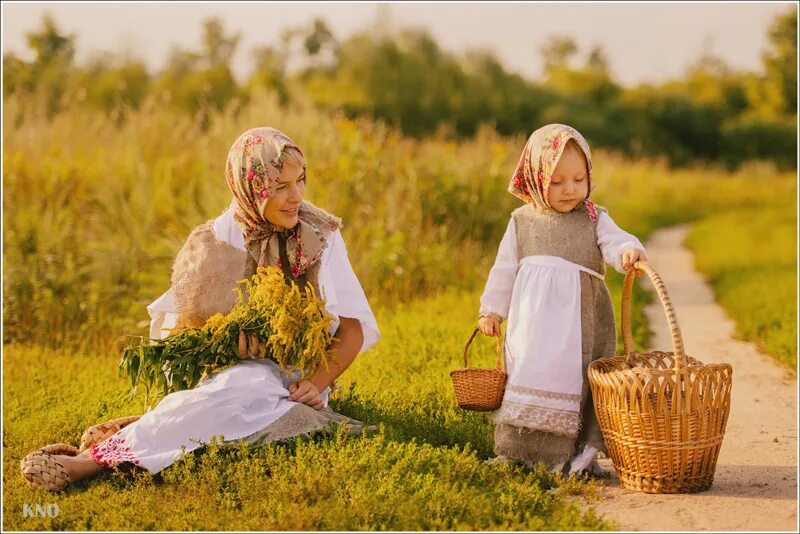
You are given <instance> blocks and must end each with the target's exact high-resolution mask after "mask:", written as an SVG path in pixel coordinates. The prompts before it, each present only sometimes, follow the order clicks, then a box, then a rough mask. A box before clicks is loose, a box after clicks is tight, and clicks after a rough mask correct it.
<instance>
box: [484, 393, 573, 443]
mask: <svg viewBox="0 0 800 534" xmlns="http://www.w3.org/2000/svg"><path fill="white" fill-rule="evenodd" d="M494 422H495V424H501V423H502V424H507V425H514V426H518V427H525V428H530V429H533V430H539V431H541V432H550V433H551V434H557V435H559V436H566V437H568V438H576V437H578V432H579V431H580V427H581V416H580V414H579V413H578V412H573V411H569V410H558V409H555V408H544V407H542V406H531V405H529V404H517V403H514V402H508V401H504V402H503V405H502V406H501V407H500V409H498V410H497V411H496V412H495V414H494Z"/></svg>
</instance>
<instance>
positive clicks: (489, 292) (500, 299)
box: [480, 218, 519, 320]
mask: <svg viewBox="0 0 800 534" xmlns="http://www.w3.org/2000/svg"><path fill="white" fill-rule="evenodd" d="M518 268H519V258H518V257H517V229H516V225H515V224H514V219H513V218H512V219H511V220H510V221H509V223H508V227H507V228H506V233H505V234H504V235H503V239H502V240H501V241H500V247H499V249H498V251H497V257H496V258H495V260H494V266H493V267H492V270H491V271H490V272H489V278H488V279H487V280H486V287H485V289H484V290H483V295H481V307H480V313H482V314H483V313H492V314H495V315H498V316H499V317H501V318H502V319H503V320H505V319H507V318H508V310H509V308H510V307H511V293H512V292H513V290H514V282H515V281H516V279H517V270H518Z"/></svg>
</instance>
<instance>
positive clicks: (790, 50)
mask: <svg viewBox="0 0 800 534" xmlns="http://www.w3.org/2000/svg"><path fill="white" fill-rule="evenodd" d="M768 35H769V43H770V48H769V50H767V51H766V52H765V53H764V55H763V60H764V68H765V70H766V74H767V85H768V86H769V87H770V88H772V89H774V91H772V93H773V94H776V95H778V100H777V102H775V107H776V108H777V111H779V112H783V113H791V114H796V113H797V6H793V7H792V8H791V10H790V11H789V12H787V13H785V14H783V15H780V16H778V17H777V18H776V19H775V21H774V22H773V23H772V26H771V27H770V29H769V34H768ZM768 94H769V92H768Z"/></svg>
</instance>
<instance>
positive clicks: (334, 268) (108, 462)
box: [90, 210, 380, 473]
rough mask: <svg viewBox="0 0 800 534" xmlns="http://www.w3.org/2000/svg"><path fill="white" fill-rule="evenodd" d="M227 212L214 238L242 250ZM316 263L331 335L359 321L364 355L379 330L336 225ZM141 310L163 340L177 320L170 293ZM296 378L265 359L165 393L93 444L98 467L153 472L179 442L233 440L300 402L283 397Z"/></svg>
mask: <svg viewBox="0 0 800 534" xmlns="http://www.w3.org/2000/svg"><path fill="white" fill-rule="evenodd" d="M231 215H232V212H231V211H230V210H229V211H228V212H226V213H224V214H223V215H221V216H220V217H219V218H217V219H216V221H215V223H214V231H215V233H216V236H217V238H218V239H220V240H223V241H226V242H228V243H230V244H231V245H233V246H235V247H237V248H239V249H240V250H245V249H244V237H243V236H242V233H241V230H239V229H238V226H236V225H235V223H234V222H233V219H232V217H231ZM320 261H321V265H320V271H319V286H320V290H321V291H322V292H323V293H324V295H325V297H326V309H327V310H328V312H329V313H331V315H333V317H334V320H333V322H332V324H331V332H334V331H335V330H336V327H337V326H338V323H339V319H338V318H339V317H350V318H355V319H358V320H359V321H360V323H361V326H362V330H363V334H364V342H363V345H362V347H361V352H363V351H365V350H367V349H368V348H370V347H371V346H372V345H374V344H375V343H376V342H377V341H378V339H379V337H380V333H379V331H378V325H377V322H376V320H375V316H374V315H373V313H372V310H371V309H370V306H369V303H368V302H367V298H366V296H365V295H364V291H363V289H362V288H361V284H360V283H359V281H358V278H356V275H355V273H354V272H353V269H352V266H351V265H350V261H349V259H348V256H347V249H346V247H345V243H344V240H343V239H342V235H341V233H340V232H339V231H338V230H337V231H335V232H334V233H333V234H332V235H331V238H330V241H329V243H328V246H327V247H326V249H325V250H324V252H323V255H322V258H321V259H320ZM147 309H148V312H149V313H150V315H151V318H152V321H151V325H150V327H151V337H154V338H156V337H162V336H164V335H166V334H167V331H166V329H169V328H171V327H173V326H174V325H175V313H174V310H175V307H174V297H173V295H172V291H171V290H170V291H167V292H166V293H164V294H163V295H162V296H161V297H159V298H158V299H157V300H156V301H155V302H153V303H152V304H151V305H150V306H148V308H147ZM298 377H299V375H298V374H297V373H295V374H293V375H291V376H288V377H287V376H285V375H284V374H283V373H282V372H281V370H280V368H279V367H278V365H277V364H275V363H274V362H273V361H272V360H269V359H260V360H248V361H243V362H240V363H237V364H236V365H234V366H232V367H230V368H228V369H225V370H224V371H221V372H219V373H217V374H216V375H214V376H212V377H211V378H209V379H207V380H206V381H204V382H203V383H201V384H199V385H198V386H197V387H195V388H194V389H191V390H185V391H178V392H175V393H171V394H169V395H167V396H166V397H164V399H162V400H161V402H159V404H158V405H156V406H155V407H154V408H153V409H152V410H151V411H149V412H147V413H145V414H144V415H142V417H141V418H140V419H139V420H138V421H136V422H134V423H132V424H130V425H128V426H127V427H125V428H123V429H121V430H120V431H119V432H117V433H116V434H114V435H113V436H111V437H109V438H108V439H106V440H105V441H103V442H102V443H100V444H98V445H95V446H93V447H92V448H91V449H90V453H91V455H92V458H93V459H94V460H95V461H96V462H97V463H99V464H101V465H104V466H115V465H118V464H120V463H123V462H129V463H133V464H135V465H137V466H140V467H143V468H145V469H147V470H148V471H150V472H151V473H157V472H159V471H161V470H162V469H164V468H165V467H167V466H168V465H170V464H172V463H173V462H174V461H176V460H177V459H178V458H179V457H180V456H181V454H182V451H181V447H184V451H185V452H190V451H193V450H194V449H196V448H198V447H200V446H202V445H203V444H207V443H209V442H210V440H211V438H212V436H219V435H222V436H223V437H224V441H235V440H237V439H240V438H246V437H248V436H252V435H255V434H257V433H258V432H259V431H262V430H263V429H264V428H266V427H269V426H270V425H271V424H272V423H274V422H275V421H277V420H278V419H279V418H280V417H281V416H283V415H285V414H286V413H287V412H288V411H289V410H291V409H292V408H296V407H297V406H298V403H296V402H292V401H289V400H288V397H289V391H288V389H287V386H288V384H289V383H291V382H293V381H294V380H297V379H298ZM328 393H329V389H328V388H326V389H325V391H323V392H322V394H321V396H322V399H323V402H324V403H325V406H326V407H327V405H328Z"/></svg>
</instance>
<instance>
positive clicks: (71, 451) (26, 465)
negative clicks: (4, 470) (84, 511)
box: [20, 443, 78, 491]
mask: <svg viewBox="0 0 800 534" xmlns="http://www.w3.org/2000/svg"><path fill="white" fill-rule="evenodd" d="M57 454H64V455H67V456H77V455H78V449H76V448H75V447H73V446H72V445H67V444H66V443H56V444H54V445H48V446H46V447H42V448H41V449H38V450H35V451H33V452H32V453H30V454H28V455H27V456H25V458H23V459H22V461H21V462H20V468H21V469H22V476H23V477H25V480H27V481H28V484H30V485H31V486H32V487H34V488H36V487H39V488H44V489H46V490H47V491H58V490H60V489H62V488H63V487H64V486H66V485H68V484H69V483H70V476H69V472H67V470H66V469H65V468H64V466H63V465H62V464H61V463H60V462H59V461H58V460H56V459H55V458H54V456H55V455H57Z"/></svg>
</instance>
